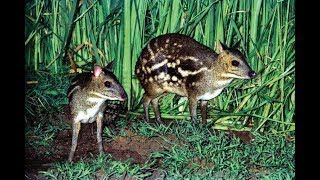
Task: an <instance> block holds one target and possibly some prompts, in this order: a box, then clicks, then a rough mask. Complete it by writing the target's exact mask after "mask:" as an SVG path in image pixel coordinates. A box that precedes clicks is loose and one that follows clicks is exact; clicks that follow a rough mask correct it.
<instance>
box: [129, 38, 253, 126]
mask: <svg viewBox="0 0 320 180" xmlns="http://www.w3.org/2000/svg"><path fill="white" fill-rule="evenodd" d="M219 50H220V54H217V53H215V52H214V51H213V50H212V49H210V48H209V47H207V46H204V45H202V44H200V43H199V42H197V41H195V40H194V39H192V38H190V37H188V36H185V35H182V34H165V35H161V36H158V37H156V38H154V39H152V40H151V41H150V42H149V43H148V44H147V46H146V47H145V48H144V49H143V50H142V52H141V54H140V56H139V59H138V61H137V63H136V67H135V74H136V76H137V78H138V80H139V81H140V83H141V85H142V87H143V88H144V90H145V93H144V95H143V100H142V101H143V106H144V111H145V118H146V120H147V121H148V122H149V121H150V119H149V110H148V106H149V104H150V102H151V104H152V106H153V108H154V111H155V116H156V120H157V121H158V122H160V123H161V122H162V120H161V116H160V111H159V107H158V100H159V98H160V97H162V95H164V94H165V93H176V94H178V95H180V96H186V97H188V100H189V110H190V114H191V119H192V121H193V122H194V123H197V113H196V108H197V101H198V100H200V102H201V104H200V108H201V114H202V124H204V125H205V124H206V123H207V120H206V119H207V118H206V111H207V110H206V109H207V102H208V100H210V99H212V98H214V97H216V96H218V95H219V94H220V93H221V91H222V90H223V89H224V88H225V87H226V86H228V85H229V84H230V82H231V81H232V80H233V79H234V78H240V79H250V78H253V77H255V76H256V73H255V72H254V71H252V69H251V68H250V67H249V65H248V64H247V62H246V60H245V57H244V55H243V54H242V53H241V52H240V51H239V50H237V49H234V48H229V47H227V46H226V45H224V44H222V43H221V42H220V43H219Z"/></svg>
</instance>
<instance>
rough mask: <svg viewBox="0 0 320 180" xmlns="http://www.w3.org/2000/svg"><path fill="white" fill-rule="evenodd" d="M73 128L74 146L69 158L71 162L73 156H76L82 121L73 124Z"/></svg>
mask: <svg viewBox="0 0 320 180" xmlns="http://www.w3.org/2000/svg"><path fill="white" fill-rule="evenodd" d="M72 129H73V132H72V146H71V151H70V154H69V158H68V161H69V162H71V161H72V159H73V156H74V152H75V151H76V148H77V143H78V136H79V131H80V129H81V123H80V122H77V123H74V124H73V125H72Z"/></svg>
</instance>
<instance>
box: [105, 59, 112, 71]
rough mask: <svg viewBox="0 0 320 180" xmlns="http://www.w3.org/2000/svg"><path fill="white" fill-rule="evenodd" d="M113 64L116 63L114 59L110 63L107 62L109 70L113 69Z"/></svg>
mask: <svg viewBox="0 0 320 180" xmlns="http://www.w3.org/2000/svg"><path fill="white" fill-rule="evenodd" d="M113 64H114V61H111V62H109V64H107V66H106V67H105V69H107V70H109V71H112V69H113Z"/></svg>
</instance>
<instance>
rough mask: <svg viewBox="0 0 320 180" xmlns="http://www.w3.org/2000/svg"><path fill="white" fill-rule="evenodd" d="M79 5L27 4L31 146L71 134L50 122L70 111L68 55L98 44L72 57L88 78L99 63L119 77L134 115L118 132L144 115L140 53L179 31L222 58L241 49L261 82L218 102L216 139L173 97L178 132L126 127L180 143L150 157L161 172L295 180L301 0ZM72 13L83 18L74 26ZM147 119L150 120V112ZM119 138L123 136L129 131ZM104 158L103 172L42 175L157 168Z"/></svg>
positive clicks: (212, 111)
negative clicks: (242, 136)
mask: <svg viewBox="0 0 320 180" xmlns="http://www.w3.org/2000/svg"><path fill="white" fill-rule="evenodd" d="M76 2H77V1H75V0H63V1H58V0H53V1H44V0H30V1H26V2H25V69H26V81H37V83H36V84H27V85H26V99H25V123H26V129H25V134H26V137H27V140H26V144H30V145H32V146H34V147H38V146H47V145H48V144H50V143H51V142H52V139H53V138H54V135H55V133H56V132H57V130H56V129H59V128H60V129H61V128H66V127H65V126H64V125H61V124H60V125H59V124H58V123H57V122H58V121H57V119H55V118H50V117H49V116H48V114H55V113H57V112H60V111H62V110H63V109H62V107H63V106H64V105H66V104H67V103H68V102H67V98H66V94H65V93H66V89H67V87H68V85H69V82H70V78H71V76H69V75H68V74H69V72H70V70H71V67H70V63H69V60H68V59H64V57H65V52H66V51H65V50H68V51H71V52H72V51H74V50H75V48H76V47H77V46H79V45H80V44H83V43H90V44H92V46H93V48H92V49H91V48H88V47H85V48H82V49H80V50H79V51H77V52H76V53H75V54H74V58H75V63H76V64H77V66H78V67H79V68H80V69H82V70H83V71H88V70H90V69H91V68H92V66H93V65H94V64H98V65H106V64H107V63H108V62H110V61H112V60H114V62H115V69H114V73H115V75H116V76H117V77H118V78H119V80H120V82H121V83H122V85H123V86H124V88H125V90H126V92H127V94H128V95H129V99H128V101H127V106H128V107H129V110H130V111H129V112H128V114H126V115H123V116H122V117H127V119H121V120H120V121H119V122H117V126H118V127H121V128H124V127H127V126H128V124H129V123H128V122H129V121H130V120H132V119H135V118H137V117H139V116H138V115H141V114H143V109H142V107H141V106H140V107H137V105H138V104H139V101H140V100H141V98H142V95H143V89H142V88H141V86H140V84H139V82H138V81H137V79H136V77H135V75H134V66H135V63H136V61H137V58H138V56H139V54H140V52H141V50H142V48H143V47H144V46H145V45H146V44H147V43H148V41H149V40H151V38H153V37H156V36H158V35H160V34H165V33H171V32H179V33H182V34H186V35H189V36H191V37H194V38H195V39H196V40H197V41H199V42H201V43H203V44H205V45H207V46H209V47H210V48H212V49H213V50H217V43H216V42H217V41H218V40H221V41H222V42H225V43H226V44H227V45H229V46H232V45H235V44H237V43H238V42H239V49H241V51H242V52H243V53H244V54H245V55H246V56H247V60H248V63H249V65H250V66H251V67H252V68H253V69H254V70H255V71H256V72H258V77H257V78H255V79H252V80H234V81H233V82H232V84H231V85H230V86H229V87H227V88H226V89H225V90H224V91H223V92H222V94H221V95H219V96H218V97H217V98H215V99H213V100H211V101H209V107H208V116H209V117H210V118H209V119H208V122H209V124H211V125H212V128H213V129H216V130H219V133H216V134H212V133H209V132H210V131H207V130H203V129H202V130H201V129H194V128H193V127H192V126H191V125H190V123H189V122H186V121H190V117H189V111H188V102H187V101H186V99H185V98H181V97H179V96H176V95H173V94H170V95H168V96H165V97H163V98H162V100H161V101H160V102H161V103H160V106H161V108H160V109H161V112H162V116H163V117H164V118H170V119H176V121H177V122H179V123H181V127H179V128H177V127H173V125H172V124H171V125H169V126H165V125H159V126H154V125H150V124H147V123H142V122H141V123H135V124H133V125H132V127H130V128H132V129H133V130H134V131H135V132H136V133H138V134H140V135H143V136H145V137H153V136H162V137H164V135H165V134H168V133H169V134H174V135H175V136H176V137H177V138H178V139H179V140H181V141H183V142H184V144H177V145H175V146H173V147H172V148H170V149H166V150H165V151H163V152H157V153H155V154H153V156H152V157H150V158H151V159H152V158H156V157H162V158H163V161H164V162H166V163H164V164H162V166H161V168H162V169H163V170H164V171H165V173H166V174H167V175H168V177H170V178H169V179H179V178H181V177H183V178H189V179H194V178H196V179H201V178H207V177H217V178H222V179H223V177H231V178H232V177H237V178H238V177H241V178H248V177H254V178H261V177H263V178H265V179H284V178H285V179H291V178H292V177H294V162H293V154H294V141H293V142H287V141H286V140H285V137H287V136H292V135H294V133H295V46H294V44H295V1H292V0H282V1H277V0H270V1H262V0H248V1H240V0H233V1H229V0H202V1H200V0H199V1H191V0H190V1H189V0H186V1H178V0H174V1H164V0H160V1H156V0H146V1H142V0H133V1H129V0H125V1H121V0H115V1H107V0H99V1H81V2H82V3H83V4H82V5H81V6H78V4H77V3H76ZM76 8H80V9H79V12H78V14H76V16H75V19H73V15H74V12H77V11H76ZM73 25H74V29H73V28H72V27H73ZM69 34H71V35H72V37H71V41H70V46H67V47H65V46H66V44H67V39H68V35H69ZM100 52H101V53H100ZM49 74H51V75H49ZM151 109H152V108H151ZM150 113H151V116H153V112H152V110H151V112H150ZM199 114H200V113H199ZM230 129H233V130H237V131H243V130H248V131H251V132H252V133H254V134H255V135H256V139H255V141H254V142H252V144H250V145H247V144H243V143H241V142H240V141H239V140H238V139H233V138H231V139H230V138H226V136H225V135H224V132H225V131H226V130H230ZM120 133H122V135H125V133H124V131H120ZM104 134H105V137H107V138H109V140H110V141H111V140H112V139H113V138H116V137H117V136H118V135H119V134H114V132H112V131H109V132H108V130H106V129H105V131H104ZM231 157H232V158H233V159H234V160H231ZM101 158H106V159H105V161H106V164H101V163H100V165H99V166H98V165H97V164H99V163H97V162H95V160H93V161H92V162H83V163H82V164H81V162H79V163H80V164H79V165H78V166H76V164H73V165H66V164H63V163H62V164H60V165H57V166H55V168H53V169H52V171H51V170H50V171H48V173H49V174H48V173H47V174H46V173H44V175H46V176H47V177H56V178H57V177H59V178H60V177H66V178H67V177H68V178H69V177H72V178H76V177H80V176H81V177H86V178H89V177H92V175H93V174H95V173H96V172H97V171H98V169H105V171H106V172H107V174H108V175H111V174H117V176H119V177H121V176H122V174H123V172H130V173H129V174H130V175H136V176H139V177H144V176H145V174H144V173H146V174H147V173H149V172H150V171H149V170H150V169H149V168H150V167H151V166H152V163H151V164H147V165H145V169H144V168H142V167H139V168H142V169H144V170H143V171H142V170H141V171H140V170H139V169H138V167H137V166H136V165H133V164H130V163H128V162H115V161H112V160H111V159H110V158H109V157H100V160H101ZM202 161H204V162H202ZM150 162H152V161H150ZM199 162H202V163H207V164H208V166H210V168H205V167H201V165H199V164H201V163H199ZM96 166H97V167H96ZM211 166H212V167H211ZM58 167H59V168H58ZM73 169H74V170H73ZM108 169H109V170H108ZM252 169H259V171H257V172H253V170H252ZM261 169H263V170H261ZM264 169H266V171H264ZM260 170H261V171H260ZM69 171H70V172H69ZM198 172H202V173H198ZM50 173H51V174H50ZM68 173H69V174H68ZM89 179H90V178H89Z"/></svg>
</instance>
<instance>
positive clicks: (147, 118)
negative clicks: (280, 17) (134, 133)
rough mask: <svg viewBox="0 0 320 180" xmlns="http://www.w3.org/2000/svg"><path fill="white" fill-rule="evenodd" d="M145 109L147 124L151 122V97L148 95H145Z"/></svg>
mask: <svg viewBox="0 0 320 180" xmlns="http://www.w3.org/2000/svg"><path fill="white" fill-rule="evenodd" d="M142 101H143V109H144V115H145V118H146V121H147V122H150V118H149V104H150V101H151V97H149V96H148V95H147V94H146V93H144V94H143V100H142Z"/></svg>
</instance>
